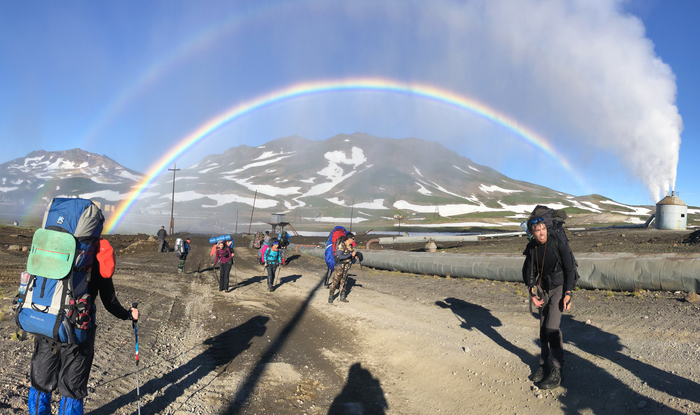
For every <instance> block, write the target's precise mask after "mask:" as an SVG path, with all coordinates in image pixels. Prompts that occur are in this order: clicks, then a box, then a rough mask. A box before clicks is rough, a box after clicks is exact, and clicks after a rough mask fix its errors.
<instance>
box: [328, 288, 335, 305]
mask: <svg viewBox="0 0 700 415" xmlns="http://www.w3.org/2000/svg"><path fill="white" fill-rule="evenodd" d="M333 291H335V290H330V292H329V293H328V304H333V294H334V292H333Z"/></svg>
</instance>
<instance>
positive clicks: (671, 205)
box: [655, 191, 688, 231]
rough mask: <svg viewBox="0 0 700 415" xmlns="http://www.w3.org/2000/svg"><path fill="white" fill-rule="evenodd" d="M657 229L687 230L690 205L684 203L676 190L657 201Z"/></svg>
mask: <svg viewBox="0 0 700 415" xmlns="http://www.w3.org/2000/svg"><path fill="white" fill-rule="evenodd" d="M655 223H656V229H667V230H674V231H684V230H686V225H687V223H688V205H686V204H685V203H683V201H682V200H681V198H680V197H678V194H677V193H676V192H673V191H671V193H669V194H668V196H666V197H664V198H663V199H661V200H659V201H658V203H656V219H655Z"/></svg>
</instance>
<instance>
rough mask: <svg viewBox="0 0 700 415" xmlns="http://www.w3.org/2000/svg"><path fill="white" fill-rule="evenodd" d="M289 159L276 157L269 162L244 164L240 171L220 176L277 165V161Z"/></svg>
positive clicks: (228, 172)
mask: <svg viewBox="0 0 700 415" xmlns="http://www.w3.org/2000/svg"><path fill="white" fill-rule="evenodd" d="M289 157H292V156H281V157H277V158H274V159H270V160H264V161H258V162H256V163H250V164H246V165H245V166H243V167H241V168H240V169H236V170H232V171H227V172H224V173H222V174H236V173H240V172H242V171H244V170H248V169H250V168H253V167H261V166H267V165H268V164H273V163H277V162H278V161H280V160H284V159H286V158H289Z"/></svg>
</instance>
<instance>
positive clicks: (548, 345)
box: [523, 216, 576, 389]
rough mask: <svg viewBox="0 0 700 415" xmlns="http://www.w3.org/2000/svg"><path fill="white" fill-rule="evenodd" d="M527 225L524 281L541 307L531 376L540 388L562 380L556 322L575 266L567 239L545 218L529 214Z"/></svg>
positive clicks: (569, 294)
mask: <svg viewBox="0 0 700 415" xmlns="http://www.w3.org/2000/svg"><path fill="white" fill-rule="evenodd" d="M550 221H551V220H550ZM527 226H528V230H529V232H530V233H531V234H532V235H533V238H532V239H531V240H530V242H528V244H527V247H526V248H525V251H524V252H523V255H525V256H526V257H525V262H524V264H523V281H524V282H525V284H526V285H527V286H528V289H529V291H530V300H531V301H532V303H533V304H534V305H535V306H536V307H539V308H540V342H541V351H542V352H541V355H540V361H539V368H538V370H537V371H536V372H535V374H534V375H533V380H534V381H535V383H539V388H540V389H554V388H557V387H559V385H560V384H561V382H562V368H563V365H564V341H563V339H562V334H561V330H560V328H559V326H560V323H561V316H562V312H563V311H565V310H566V311H568V310H569V309H571V297H572V290H573V289H574V284H575V282H576V266H575V260H574V257H573V254H572V252H571V248H570V247H569V245H568V243H566V241H563V240H562V236H557V232H556V231H555V230H554V229H553V228H552V229H550V228H548V226H547V224H546V223H545V218H543V217H542V216H531V217H530V218H529V219H528V221H527Z"/></svg>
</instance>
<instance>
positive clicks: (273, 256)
mask: <svg viewBox="0 0 700 415" xmlns="http://www.w3.org/2000/svg"><path fill="white" fill-rule="evenodd" d="M271 243H272V246H270V248H269V249H268V250H267V251H265V260H264V261H265V263H264V265H265V268H267V291H269V292H272V291H273V288H274V287H273V285H274V283H275V273H276V272H277V267H279V265H280V242H279V241H278V240H277V239H273V240H272V241H271Z"/></svg>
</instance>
